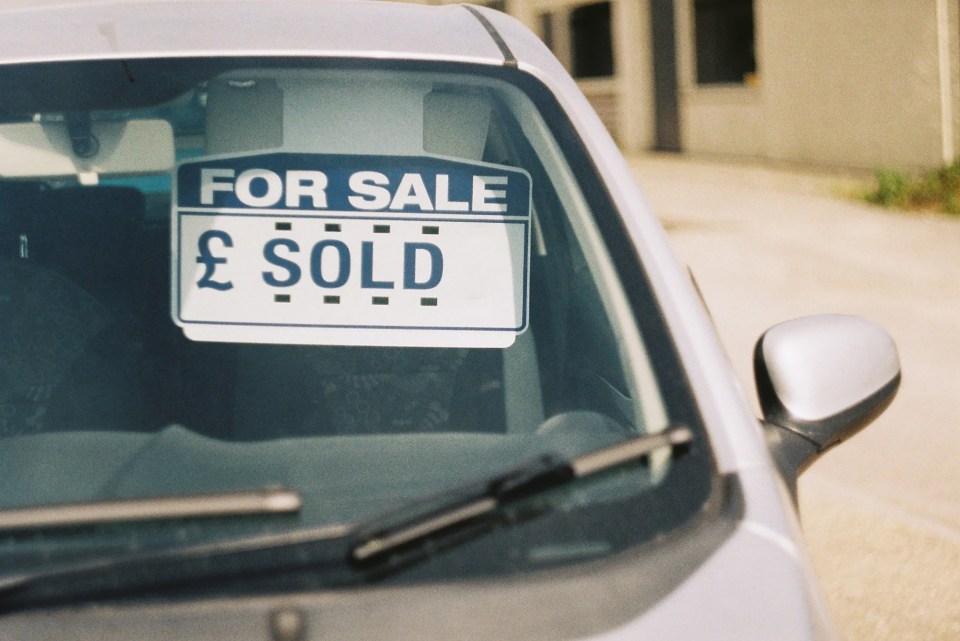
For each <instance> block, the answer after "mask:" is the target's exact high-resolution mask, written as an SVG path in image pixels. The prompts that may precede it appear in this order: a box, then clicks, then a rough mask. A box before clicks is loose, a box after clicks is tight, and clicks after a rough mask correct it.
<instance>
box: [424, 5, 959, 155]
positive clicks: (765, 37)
mask: <svg viewBox="0 0 960 641" xmlns="http://www.w3.org/2000/svg"><path fill="white" fill-rule="evenodd" d="M419 1H421V2H429V3H432V4H449V3H453V2H455V1H456V0H419ZM474 1H475V2H476V3H478V4H487V5H489V6H493V7H495V8H498V9H501V10H504V11H507V12H508V13H510V14H512V15H514V16H515V17H517V18H518V19H520V20H521V21H523V22H524V23H526V24H527V26H528V27H530V28H531V29H532V30H533V31H534V32H535V33H537V34H538V35H540V37H541V38H543V39H544V41H545V42H546V43H547V44H548V45H550V47H551V49H553V51H554V52H555V53H556V54H557V57H558V58H560V60H561V61H562V62H563V63H564V64H565V65H566V66H567V67H568V69H569V70H570V71H571V73H572V74H573V75H574V76H575V77H576V78H577V79H578V81H579V82H580V86H581V87H582V89H583V91H584V93H585V94H586V95H587V96H588V97H589V98H590V100H591V102H593V104H594V106H595V107H596V108H597V111H598V112H599V113H600V115H601V117H602V118H603V120H604V122H606V123H607V126H608V127H609V129H610V131H611V132H612V133H613V134H614V136H615V137H616V138H617V140H618V142H619V143H620V144H621V146H622V147H623V148H624V149H626V150H628V151H639V150H646V149H654V148H661V149H673V150H679V151H686V152H692V153H701V154H723V155H736V156H744V157H755V158H767V159H772V160H778V161H787V162H798V163H805V164H819V165H827V166H845V167H862V168H874V167H878V166H888V167H897V168H916V167H931V166H936V165H940V164H943V163H946V162H951V161H953V159H954V158H955V157H957V156H958V155H960V0H839V1H837V0H604V1H600V2H598V1H596V0H494V1H487V2H482V1H478V0H474Z"/></svg>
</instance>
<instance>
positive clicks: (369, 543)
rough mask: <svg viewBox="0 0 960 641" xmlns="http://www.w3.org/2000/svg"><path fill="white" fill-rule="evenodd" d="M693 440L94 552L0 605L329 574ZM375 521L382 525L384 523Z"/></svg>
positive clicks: (17, 587) (11, 588)
mask: <svg viewBox="0 0 960 641" xmlns="http://www.w3.org/2000/svg"><path fill="white" fill-rule="evenodd" d="M692 440H693V433H692V432H691V430H690V429H688V428H686V427H682V426H681V427H671V428H668V429H666V430H664V431H663V432H660V433H657V434H651V435H647V436H640V437H637V438H633V439H629V440H626V441H622V442H620V443H617V444H614V445H611V446H608V447H605V448H602V449H599V450H594V451H592V452H588V453H586V454H582V455H580V456H577V457H574V458H569V459H565V458H562V457H558V456H556V455H549V454H548V455H545V456H542V457H539V458H537V459H535V460H534V461H531V462H530V463H527V464H525V465H521V466H518V467H515V468H513V469H510V470H508V471H506V472H502V473H499V474H497V475H495V476H492V477H489V478H487V479H484V480H482V481H479V482H476V483H472V484H469V485H467V486H464V487H461V488H458V489H454V490H452V491H448V492H444V493H442V494H440V495H434V496H433V497H431V498H429V499H418V500H415V501H413V502H410V503H407V504H405V505H404V506H402V507H400V508H399V509H396V510H391V511H390V512H389V513H387V514H383V515H381V516H380V517H377V518H374V519H373V520H372V521H370V522H368V523H367V524H366V525H362V524H361V525H358V524H349V523H338V524H330V525H324V526H318V527H312V528H303V529H291V530H284V531H279V532H271V533H265V534H260V535H254V536H241V537H236V538H228V539H225V540H223V539H221V540H213V541H209V542H203V543H193V544H187V545H183V544H179V545H174V546H169V547H162V548H159V549H157V548H155V549H147V550H139V551H135V552H132V553H128V554H122V555H119V556H117V555H115V554H111V555H105V556H98V557H94V558H91V559H82V560H77V561H72V562H68V563H65V564H62V565H56V566H53V567H44V568H39V569H36V568H35V569H24V570H21V571H15V572H13V573H11V574H5V575H4V574H0V597H2V602H0V612H3V611H7V610H9V609H11V608H17V607H21V606H22V605H26V604H36V603H40V602H43V601H44V600H49V599H53V600H54V601H57V600H64V599H69V598H70V597H69V595H77V594H82V595H84V598H97V597H98V596H108V595H111V594H124V595H128V596H129V595H132V594H135V593H137V592H138V591H139V590H141V589H144V588H152V587H154V586H156V585H159V584H166V585H181V584H184V583H193V582H196V581H218V580H220V579H222V580H230V578H231V577H242V576H244V574H246V573H248V572H254V573H262V572H271V571H277V570H279V569H284V571H293V570H295V569H297V568H305V567H308V566H320V565H323V566H325V567H327V568H328V570H329V571H333V570H334V569H335V568H336V567H338V566H341V565H342V564H343V563H344V562H347V563H350V564H367V563H375V562H377V561H378V560H379V559H381V558H384V557H385V556H386V554H387V553H388V552H391V551H393V550H396V549H398V548H401V547H404V546H407V545H414V544H416V543H419V542H422V541H426V540H429V539H430V538H431V537H432V536H433V535H435V534H441V533H445V532H446V531H448V530H451V529H454V528H456V527H457V526H460V525H467V524H469V523H474V522H476V521H477V520H478V519H480V518H481V517H484V516H488V515H490V514H491V513H494V512H496V511H497V510H498V509H499V508H501V507H503V506H505V505H509V504H511V503H513V502H516V501H519V500H521V499H525V498H529V497H531V496H534V495H536V494H539V493H541V492H546V491H549V490H551V489H554V488H557V487H560V486H562V485H565V484H567V483H569V482H571V481H575V480H577V479H582V478H586V477H590V476H594V475H599V474H601V473H602V472H605V471H607V470H612V469H614V468H617V467H620V466H623V465H627V464H630V463H634V462H638V461H644V460H649V457H650V456H651V455H652V454H653V453H654V452H656V451H658V450H660V449H662V448H669V449H670V452H671V454H672V455H676V454H677V453H678V452H681V451H683V450H684V449H685V448H686V446H687V445H688V444H689V443H690V442H691V441H692ZM411 515H412V516H411ZM383 523H390V524H391V525H388V526H385V527H384V526H382V524H383ZM293 548H297V553H296V554H292V555H289V558H287V557H283V558H280V557H276V556H274V554H273V553H275V552H277V551H279V550H287V549H293ZM216 559H222V560H224V561H227V560H228V559H229V561H228V562H226V563H225V564H223V565H222V566H221V565H220V564H215V563H211V561H213V560H216ZM200 561H202V563H201V562H200ZM107 574H109V575H110V576H111V577H112V579H111V586H112V587H111V588H109V589H108V590H107V591H106V592H103V593H101V592H98V590H102V589H103V588H102V587H100V588H97V587H96V586H97V585H99V584H98V581H99V580H100V579H101V577H103V576H105V575H107Z"/></svg>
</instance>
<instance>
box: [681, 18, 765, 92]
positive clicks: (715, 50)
mask: <svg viewBox="0 0 960 641" xmlns="http://www.w3.org/2000/svg"><path fill="white" fill-rule="evenodd" d="M693 10H694V29H695V30H696V47H697V82H698V83H699V84H702V85H706V84H719V83H743V82H747V81H748V80H749V79H750V77H752V76H753V74H754V73H756V70H757V62H756V58H755V57H754V29H753V0H694V2H693Z"/></svg>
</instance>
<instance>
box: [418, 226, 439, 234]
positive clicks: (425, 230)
mask: <svg viewBox="0 0 960 641" xmlns="http://www.w3.org/2000/svg"><path fill="white" fill-rule="evenodd" d="M421 231H422V232H423V233H424V234H428V235H430V236H436V235H437V234H439V233H440V228H439V227H434V226H433V225H424V226H423V229H422V230H421Z"/></svg>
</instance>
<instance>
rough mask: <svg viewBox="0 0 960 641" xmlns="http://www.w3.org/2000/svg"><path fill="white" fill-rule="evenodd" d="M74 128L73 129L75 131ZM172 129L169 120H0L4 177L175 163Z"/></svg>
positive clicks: (113, 171) (99, 172) (150, 168)
mask: <svg viewBox="0 0 960 641" xmlns="http://www.w3.org/2000/svg"><path fill="white" fill-rule="evenodd" d="M71 134H72V135H71ZM173 164H174V152H173V129H172V128H171V127H170V123H168V122H167V121H166V120H130V121H127V122H89V121H87V122H84V123H82V135H81V136H80V137H78V135H77V131H76V127H74V128H73V131H71V128H70V127H68V123H67V122H43V123H40V122H23V123H10V124H4V125H0V178H7V179H11V178H12V179H52V178H68V177H78V178H80V179H81V181H82V180H83V178H84V177H92V176H137V175H144V174H160V173H167V172H170V171H171V170H172V169H173Z"/></svg>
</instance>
